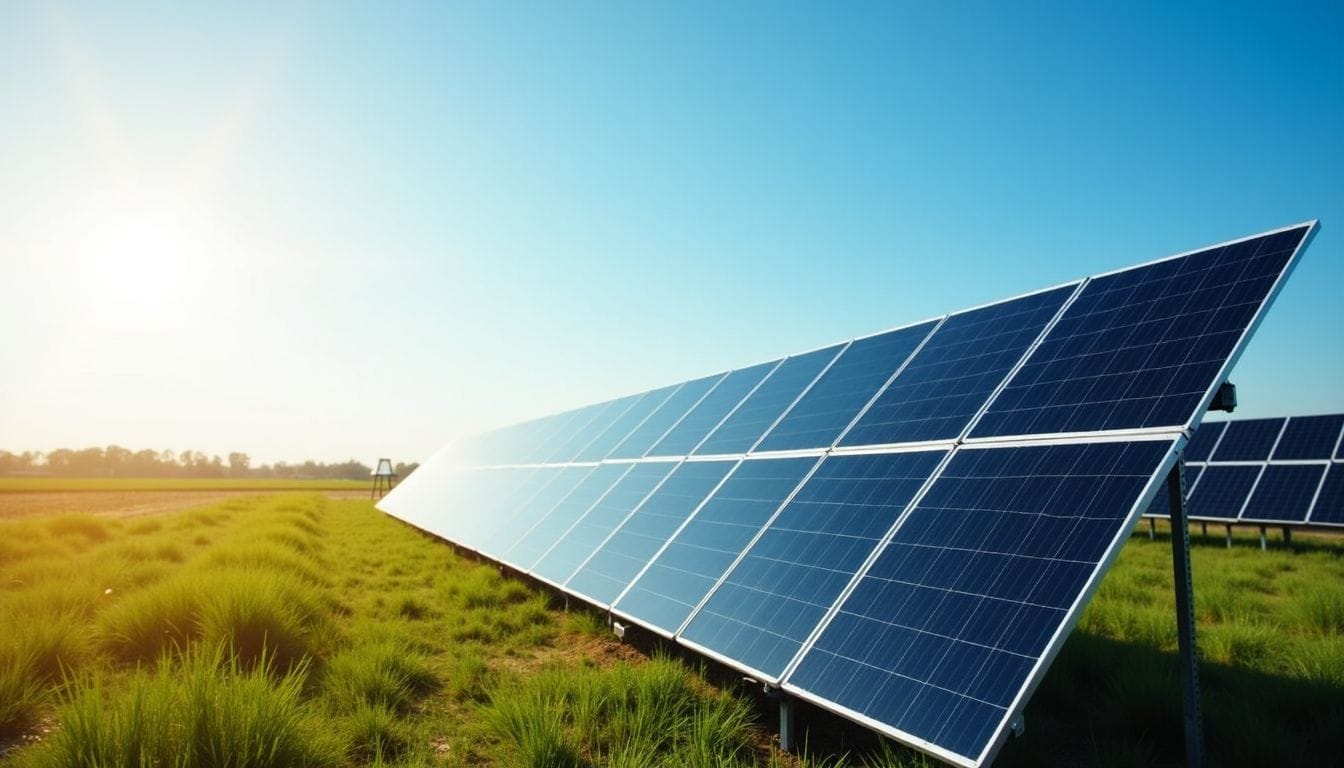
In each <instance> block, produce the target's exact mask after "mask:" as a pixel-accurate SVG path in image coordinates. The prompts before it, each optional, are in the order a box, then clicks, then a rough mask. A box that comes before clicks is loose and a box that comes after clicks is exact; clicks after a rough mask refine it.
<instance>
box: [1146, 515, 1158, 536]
mask: <svg viewBox="0 0 1344 768" xmlns="http://www.w3.org/2000/svg"><path fill="white" fill-rule="evenodd" d="M1156 538H1157V518H1155V517H1150V518H1148V540H1149V541H1152V540H1153V539H1156Z"/></svg>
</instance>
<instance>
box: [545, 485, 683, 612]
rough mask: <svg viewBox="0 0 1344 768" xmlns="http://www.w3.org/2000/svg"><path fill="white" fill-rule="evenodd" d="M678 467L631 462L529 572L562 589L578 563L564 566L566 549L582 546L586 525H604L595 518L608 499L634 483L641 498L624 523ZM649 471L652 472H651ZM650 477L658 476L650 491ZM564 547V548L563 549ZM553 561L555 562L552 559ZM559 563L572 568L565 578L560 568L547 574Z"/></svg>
mask: <svg viewBox="0 0 1344 768" xmlns="http://www.w3.org/2000/svg"><path fill="white" fill-rule="evenodd" d="M609 466H619V465H616V464H611V465H609ZM675 468H676V465H675V464H672V463H670V462H661V463H660V462H652V461H645V462H637V463H633V464H630V465H629V468H628V469H627V470H626V471H625V472H624V473H622V475H621V477H620V479H619V480H617V481H616V482H615V483H613V484H612V486H611V487H610V488H608V489H607V492H606V493H604V494H603V495H602V498H600V499H598V500H597V501H595V502H593V503H592V505H591V506H589V507H588V509H587V510H585V511H584V512H583V513H582V514H580V515H579V516H578V517H576V518H575V519H574V522H573V523H571V524H570V526H569V527H568V528H566V529H565V530H564V532H563V533H561V534H559V535H558V536H556V537H555V541H554V542H553V543H552V544H551V546H549V547H547V549H546V551H545V552H543V553H542V555H541V556H540V557H538V558H537V561H536V563H535V564H534V565H533V566H532V568H531V570H529V571H528V574H529V575H531V576H534V577H537V578H541V577H543V576H545V577H547V583H550V584H554V585H555V586H557V587H559V588H563V587H561V586H560V585H562V584H564V582H565V581H566V580H568V579H569V577H570V576H572V575H574V571H575V570H577V566H565V565H564V561H563V557H564V553H565V551H566V550H568V549H570V548H572V547H573V546H574V545H575V544H577V545H578V546H579V547H582V546H583V542H582V540H581V539H580V536H581V532H583V530H584V528H585V527H586V526H593V525H596V526H598V527H599V528H600V527H601V526H602V525H603V524H602V522H601V521H594V520H593V518H594V517H595V516H596V515H597V514H598V513H599V511H601V510H604V508H605V507H606V506H607V505H608V503H609V500H612V497H613V496H616V495H617V494H618V493H619V494H620V495H621V496H625V495H626V494H628V493H629V492H630V490H629V488H627V487H626V486H627V485H632V486H634V489H635V492H636V494H637V496H636V498H637V499H638V500H637V501H635V503H634V504H633V505H632V508H631V509H630V510H629V511H627V512H626V513H625V514H624V515H622V519H621V522H624V521H625V518H627V517H629V515H630V513H631V512H633V511H634V508H637V507H638V506H639V505H640V504H642V503H643V502H644V500H645V499H647V498H648V497H649V496H650V495H651V494H652V493H653V491H654V490H657V486H659V485H662V484H663V482H664V481H666V480H667V476H668V475H669V474H671V473H672V470H673V469H675ZM650 473H653V474H652V475H650ZM650 477H652V478H655V479H654V480H653V487H652V488H650V489H649V490H644V488H643V486H644V485H645V484H647V482H648V480H649V479H650ZM615 501H616V503H617V504H621V503H622V500H620V499H616V500H615ZM617 512H618V513H619V512H620V507H619V506H618V507H617ZM613 530H614V529H613ZM562 547H563V548H564V549H562ZM590 554H591V553H590ZM585 559H586V557H585ZM553 560H554V561H555V562H553ZM557 563H558V564H559V567H569V568H570V570H568V571H567V572H565V574H564V576H563V577H561V576H560V575H559V572H558V571H557V572H555V573H553V574H552V573H548V571H550V570H551V569H552V568H553V567H556V564H557Z"/></svg>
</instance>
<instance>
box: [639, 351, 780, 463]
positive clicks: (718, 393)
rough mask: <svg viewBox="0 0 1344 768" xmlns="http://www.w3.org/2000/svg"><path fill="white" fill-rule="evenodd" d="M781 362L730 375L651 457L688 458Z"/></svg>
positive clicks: (734, 372)
mask: <svg viewBox="0 0 1344 768" xmlns="http://www.w3.org/2000/svg"><path fill="white" fill-rule="evenodd" d="M780 362H782V361H780V360H772V361H770V362H768V363H761V364H760V365H753V366H751V367H750V368H739V369H738V370H736V371H733V372H731V373H729V374H728V375H727V376H725V377H724V379H723V381H720V382H719V384H718V386H716V387H714V389H712V390H710V393H709V394H708V395H705V398H704V399H703V400H701V401H700V402H699V404H697V405H696V406H695V407H694V408H692V409H691V412H690V413H688V414H686V418H684V419H682V420H681V421H680V422H678V423H677V425H676V426H675V427H673V428H672V431H671V432H668V433H667V435H666V436H664V437H663V439H661V440H659V441H658V443H657V444H656V445H654V446H653V449H652V450H650V451H649V453H648V455H649V456H685V455H687V454H689V453H690V452H691V451H692V450H694V449H695V446H697V445H699V444H700V441H701V440H704V439H705V435H708V434H709V433H710V432H711V431H712V430H713V429H714V428H715V427H717V426H718V425H719V422H720V421H723V417H725V416H727V415H728V414H729V413H730V412H731V411H732V410H733V409H734V408H736V407H737V404H738V403H740V402H742V399H743V398H745V397H746V396H747V395H749V394H751V390H752V389H754V388H755V387H756V385H757V384H760V383H761V380H762V379H764V378H765V377H766V376H767V375H769V373H770V372H771V371H773V370H774V369H775V367H776V366H778V365H779V364H780Z"/></svg>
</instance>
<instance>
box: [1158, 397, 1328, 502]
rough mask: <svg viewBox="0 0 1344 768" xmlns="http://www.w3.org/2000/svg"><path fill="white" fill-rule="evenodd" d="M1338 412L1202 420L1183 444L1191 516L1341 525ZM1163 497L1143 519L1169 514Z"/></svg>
mask: <svg viewBox="0 0 1344 768" xmlns="http://www.w3.org/2000/svg"><path fill="white" fill-rule="evenodd" d="M1341 433H1344V414H1339V413H1337V414H1329V415H1325V416H1292V417H1286V418H1274V419H1242V420H1238V421H1219V422H1209V423H1207V424H1204V425H1203V426H1201V427H1200V428H1199V429H1198V430H1197V431H1196V432H1195V435H1194V438H1193V439H1192V440H1191V441H1190V445H1189V446H1188V447H1187V448H1186V451H1185V458H1186V494H1187V501H1186V506H1187V510H1188V513H1189V516H1190V518H1191V519H1193V520H1199V521H1207V522H1220V523H1252V524H1274V525H1285V524H1287V525H1308V526H1315V525H1323V526H1344V457H1341V454H1340V450H1341V446H1340V441H1341ZM1168 510H1169V507H1168V505H1167V501H1166V498H1165V497H1159V498H1157V499H1155V500H1154V502H1153V505H1152V507H1151V508H1149V510H1148V512H1147V513H1146V514H1147V516H1149V517H1163V518H1165V517H1168V516H1169V512H1168Z"/></svg>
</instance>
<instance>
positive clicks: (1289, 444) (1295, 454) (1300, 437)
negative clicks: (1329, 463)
mask: <svg viewBox="0 0 1344 768" xmlns="http://www.w3.org/2000/svg"><path fill="white" fill-rule="evenodd" d="M1341 429H1344V414H1341V413H1336V414H1333V415H1330V416H1294V417H1292V418H1291V419H1289V420H1288V426H1286V427H1284V429H1283V435H1282V436H1281V437H1280V438H1279V444H1278V445H1277V446H1275V447H1274V456H1273V458H1274V460H1275V461H1291V460H1293V459H1328V458H1330V457H1331V456H1332V455H1333V454H1334V451H1335V445H1336V444H1337V443H1338V442H1339V433H1340V430H1341Z"/></svg>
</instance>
